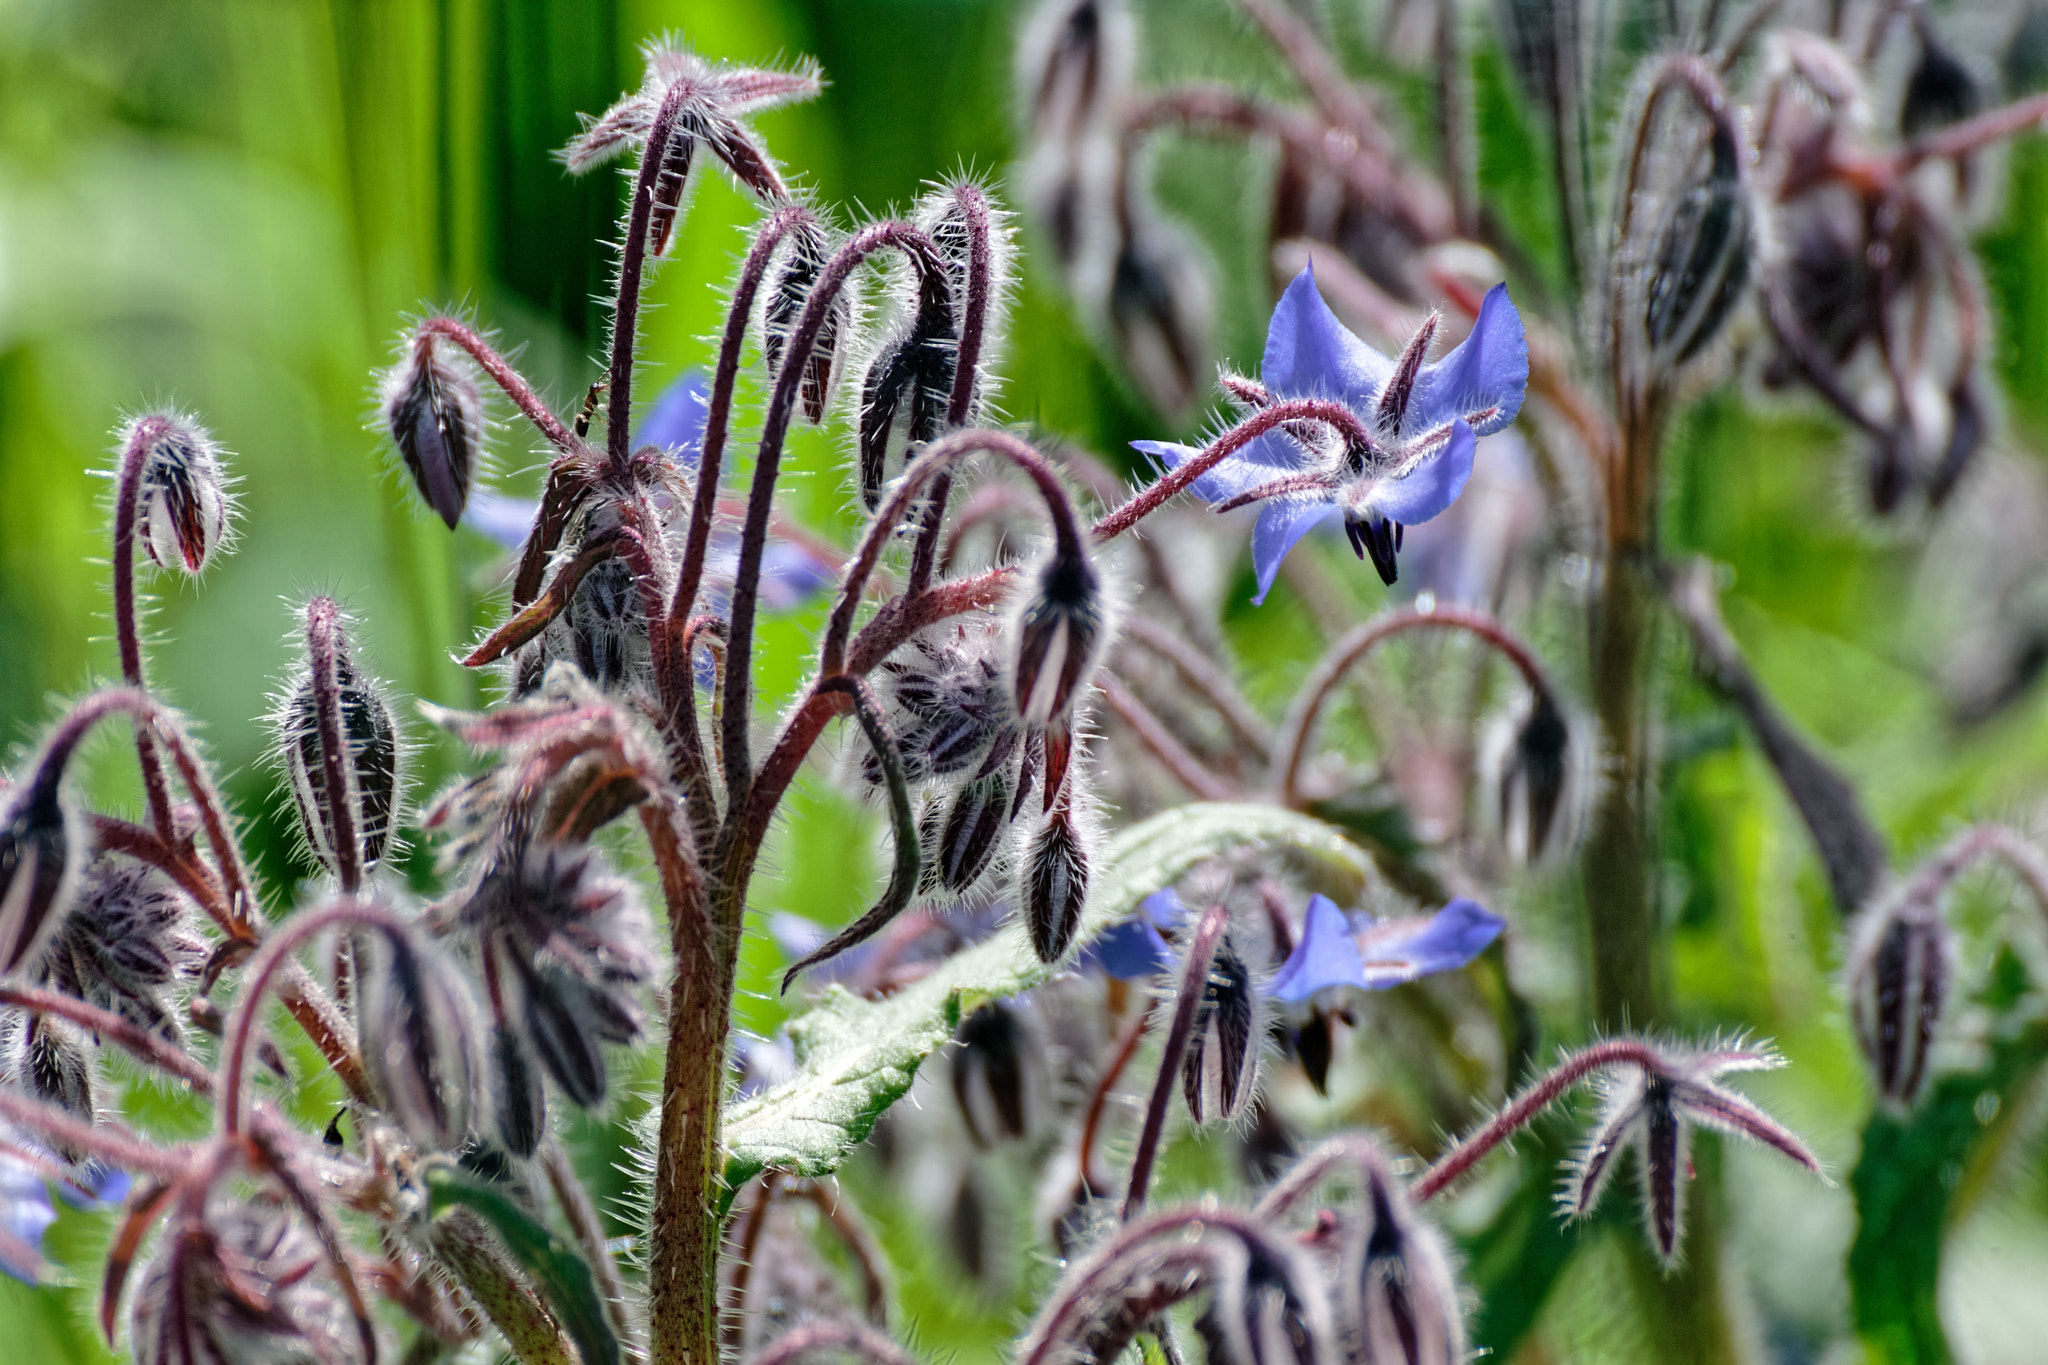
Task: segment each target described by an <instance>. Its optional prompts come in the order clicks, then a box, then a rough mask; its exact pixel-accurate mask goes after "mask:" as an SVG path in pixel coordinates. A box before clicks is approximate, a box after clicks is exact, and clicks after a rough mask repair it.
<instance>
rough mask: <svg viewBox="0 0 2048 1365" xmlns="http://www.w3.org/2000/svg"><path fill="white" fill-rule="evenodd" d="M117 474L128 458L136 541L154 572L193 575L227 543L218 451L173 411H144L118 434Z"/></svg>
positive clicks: (227, 499)
mask: <svg viewBox="0 0 2048 1365" xmlns="http://www.w3.org/2000/svg"><path fill="white" fill-rule="evenodd" d="M121 445H122V449H123V451H124V452H126V453H125V454H124V458H123V465H124V468H123V470H122V471H121V473H122V475H123V476H124V482H126V478H125V476H126V474H127V470H126V468H125V466H126V465H127V464H128V463H129V461H130V460H131V459H132V460H133V461H134V462H135V463H136V465H137V469H136V471H135V476H134V481H133V486H132V487H129V488H126V489H124V490H122V491H121V493H120V494H119V496H123V497H134V498H136V499H138V503H137V507H136V515H137V520H136V525H135V534H136V539H137V540H139V541H140V542H141V545H142V549H143V552H144V553H146V554H147V555H148V556H149V558H150V560H151V562H152V563H154V564H156V565H157V566H158V567H160V568H165V569H177V570H179V571H181V572H183V573H188V574H197V573H199V572H200V571H201V570H203V569H204V568H205V567H206V566H207V564H209V563H210V562H212V559H213V555H214V552H215V551H216V550H218V549H220V548H221V546H222V544H223V543H224V542H225V541H226V539H227V534H228V518H229V515H230V514H231V513H232V512H233V510H234V498H233V496H232V495H231V494H230V493H229V491H228V486H227V477H226V475H225V474H224V473H223V472H222V469H221V449H220V446H219V444H218V443H217V442H215V441H214V439H213V438H212V437H211V436H209V435H208V434H207V433H206V430H205V429H204V428H203V427H201V426H200V425H199V424H198V423H197V422H194V421H193V420H192V419H191V418H189V417H185V416H183V415H181V414H178V413H162V412H158V413H150V414H148V415H147V416H144V417H138V418H136V419H135V420H134V421H133V422H130V423H129V424H128V425H127V427H125V428H124V429H123V430H122V433H121Z"/></svg>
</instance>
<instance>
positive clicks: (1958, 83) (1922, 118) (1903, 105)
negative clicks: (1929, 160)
mask: <svg viewBox="0 0 2048 1365" xmlns="http://www.w3.org/2000/svg"><path fill="white" fill-rule="evenodd" d="M1913 17H1914V20H1915V24H1914V27H1915V28H1916V29H1917V30H1918V36H1919V39H1920V60H1919V61H1918V62H1916V63H1914V65H1913V74H1912V75H1910V76H1908V77H1907V78H1906V93H1905V97H1904V98H1903V99H1902V100H1900V102H1899V132H1900V133H1902V134H1904V135H1905V136H1906V137H1908V138H1915V137H1918V136H1920V135H1921V134H1922V133H1931V132H1933V131H1934V130H1935V129H1937V128H1946V127H1948V126H1949V125H1950V124H1952V123H1961V122H1962V121H1963V120H1964V119H1966V118H1969V117H1970V116H1971V115H1973V114H1975V113H1976V112H1977V111H1978V110H1979V109H1981V108H1983V106H1984V92H1983V91H1982V90H1981V89H1980V88H1979V87H1978V84H1977V78H1976V77H1975V76H1973V75H1971V74H1970V68H1968V67H1967V66H1964V65H1963V63H1962V62H1961V61H1959V60H1958V59H1957V58H1956V55H1955V54H1954V53H1952V52H1950V51H1949V50H1948V49H1947V48H1946V47H1944V46H1943V45H1942V43H1941V41H1940V40H1939V39H1938V38H1936V37H1935V35H1934V28H1933V25H1931V24H1929V23H1928V22H1927V17H1926V13H1925V11H1920V10H1916V11H1915V12H1914V16H1913Z"/></svg>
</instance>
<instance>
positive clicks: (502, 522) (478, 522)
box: [462, 488, 540, 550]
mask: <svg viewBox="0 0 2048 1365" xmlns="http://www.w3.org/2000/svg"><path fill="white" fill-rule="evenodd" d="M539 514H540V503H539V502H538V501H537V500H536V499H533V498H515V497H512V496H510V495H508V494H505V493H500V492H499V491H498V490H497V489H495V488H479V489H476V490H474V491H473V492H471V493H470V495H469V506H468V507H466V508H464V509H463V512H462V519H463V520H464V521H466V522H468V523H469V527H470V529H471V530H473V531H481V532H483V534H485V535H487V536H489V537H490V538H491V539H492V540H495V541H497V542H498V543H499V544H500V545H503V546H504V547H505V548H506V549H508V550H516V549H518V548H519V547H520V546H521V545H524V544H525V543H526V534H527V532H529V531H531V530H532V529H533V519H534V518H535V517H536V516H538V515H539Z"/></svg>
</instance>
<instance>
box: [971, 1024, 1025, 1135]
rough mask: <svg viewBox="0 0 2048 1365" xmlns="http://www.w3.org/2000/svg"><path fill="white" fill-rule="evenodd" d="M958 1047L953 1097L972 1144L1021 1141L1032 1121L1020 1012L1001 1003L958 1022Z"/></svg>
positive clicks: (1023, 1033)
mask: <svg viewBox="0 0 2048 1365" xmlns="http://www.w3.org/2000/svg"><path fill="white" fill-rule="evenodd" d="M954 1043H955V1047H954V1049H953V1098H954V1099H955V1100H956V1101H958V1103H959V1105H960V1117H961V1118H962V1119H964V1120H965V1121H966V1123H967V1133H968V1136H970V1137H972V1138H973V1139H974V1145H975V1146H977V1147H984V1148H986V1147H993V1146H995V1145H996V1144H997V1143H999V1142H1004V1141H1007V1140H1009V1139H1011V1138H1020V1137H1023V1136H1024V1135H1025V1133H1026V1132H1028V1131H1029V1127H1030V1118H1031V1114H1030V1097H1029V1096H1028V1094H1027V1093H1026V1092H1027V1090H1028V1088H1029V1087H1028V1075H1027V1070H1028V1068H1027V1062H1026V1058H1027V1056H1028V1054H1029V1051H1030V1048H1031V1039H1030V1034H1029V1031H1028V1030H1027V1029H1026V1028H1025V1025H1024V1021H1023V1019H1021V1018H1020V1017H1019V1016H1018V1013H1017V1011H1016V1009H1015V1008H1014V1007H1013V1006H1011V1005H1008V1004H1005V1003H1004V1002H1002V1001H1000V1000H998V1001H995V1002H993V1003H991V1004H987V1005H983V1006H982V1007H981V1008H980V1009H978V1010H976V1011H975V1012H974V1013H972V1014H970V1015H968V1016H967V1017H966V1018H965V1019H963V1020H961V1021H960V1031H959V1032H958V1033H957V1034H955V1035H954Z"/></svg>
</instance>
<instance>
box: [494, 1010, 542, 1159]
mask: <svg viewBox="0 0 2048 1365" xmlns="http://www.w3.org/2000/svg"><path fill="white" fill-rule="evenodd" d="M491 1089H492V1091H493V1092H494V1093H495V1095H496V1099H497V1104H496V1106H495V1115H494V1117H495V1119H496V1126H497V1130H498V1140H499V1141H500V1142H502V1143H504V1144H505V1150H506V1151H508V1152H510V1153H512V1155H514V1156H532V1155H533V1153H534V1149H535V1148H537V1147H539V1146H540V1139H541V1134H542V1133H544V1132H546V1131H547V1123H548V1095H547V1089H546V1087H544V1086H543V1085H542V1084H541V1079H540V1075H539V1073H538V1072H536V1071H535V1070H534V1069H533V1063H532V1061H531V1060H530V1059H529V1058H528V1057H527V1055H526V1045H525V1044H524V1043H521V1042H520V1041H519V1034H518V1033H517V1032H516V1031H515V1030H513V1029H509V1028H495V1029H492V1030H491Z"/></svg>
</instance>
